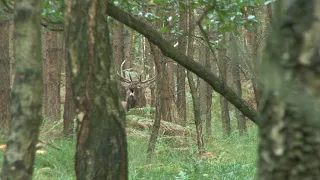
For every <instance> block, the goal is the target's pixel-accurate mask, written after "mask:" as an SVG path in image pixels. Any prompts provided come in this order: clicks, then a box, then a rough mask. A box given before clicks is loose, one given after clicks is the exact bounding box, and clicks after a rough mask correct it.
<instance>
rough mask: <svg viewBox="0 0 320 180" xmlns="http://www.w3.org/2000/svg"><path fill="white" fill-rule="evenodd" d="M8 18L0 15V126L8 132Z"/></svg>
mask: <svg viewBox="0 0 320 180" xmlns="http://www.w3.org/2000/svg"><path fill="white" fill-rule="evenodd" d="M9 25H10V24H9V20H5V19H1V17H0V49H1V53H0V74H1V76H0V128H1V132H2V133H4V134H8V133H9V123H10V117H11V112H10V105H11V99H10V55H9V49H10V48H9Z"/></svg>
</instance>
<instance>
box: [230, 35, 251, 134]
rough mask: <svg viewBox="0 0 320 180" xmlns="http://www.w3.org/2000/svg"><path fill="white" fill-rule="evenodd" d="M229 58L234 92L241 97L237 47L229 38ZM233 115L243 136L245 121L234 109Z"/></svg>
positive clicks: (233, 37) (232, 39)
mask: <svg viewBox="0 0 320 180" xmlns="http://www.w3.org/2000/svg"><path fill="white" fill-rule="evenodd" d="M230 57H231V60H232V61H231V68H232V80H233V87H234V90H235V92H237V94H238V96H239V97H242V89H241V80H240V64H239V61H240V57H239V52H238V46H237V42H236V37H235V36H231V38H230ZM235 114H236V118H237V124H238V130H239V134H240V135H243V134H244V133H245V132H246V131H247V127H246V119H245V117H244V116H243V114H242V113H241V112H240V111H239V110H237V109H235Z"/></svg>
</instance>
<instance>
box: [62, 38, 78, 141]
mask: <svg viewBox="0 0 320 180" xmlns="http://www.w3.org/2000/svg"><path fill="white" fill-rule="evenodd" d="M63 44H64V45H63V46H64V48H63V52H64V58H63V59H64V62H65V99H64V111H63V112H64V113H63V134H64V136H65V137H71V136H72V135H73V134H74V119H75V117H76V112H75V105H74V101H73V93H72V85H71V84H72V77H71V76H72V73H71V62H70V58H69V57H68V56H67V52H66V48H65V47H66V44H65V38H64V43H63ZM77 130H78V129H77ZM76 132H78V131H76Z"/></svg>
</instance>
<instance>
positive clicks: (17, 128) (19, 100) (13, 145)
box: [1, 0, 43, 180]
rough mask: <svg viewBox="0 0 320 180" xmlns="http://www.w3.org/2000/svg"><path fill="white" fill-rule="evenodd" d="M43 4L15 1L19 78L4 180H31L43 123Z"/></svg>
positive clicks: (13, 101) (16, 85)
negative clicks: (41, 21) (41, 19)
mask: <svg viewBox="0 0 320 180" xmlns="http://www.w3.org/2000/svg"><path fill="white" fill-rule="evenodd" d="M41 7H42V3H41V1H38V0H29V1H16V2H15V8H14V26H15V28H14V37H15V40H14V58H15V67H14V71H15V74H16V79H15V84H14V86H13V89H12V106H11V107H12V108H11V110H12V120H11V132H10V136H9V139H8V141H7V149H6V151H5V154H4V160H3V166H2V172H1V179H14V180H20V179H21V180H29V179H30V180H31V179H32V173H33V164H34V159H35V150H36V149H35V145H36V142H37V141H38V136H39V127H40V125H41V122H42V116H41V103H42V88H43V86H42V56H41V31H40V28H41V27H40V18H41Z"/></svg>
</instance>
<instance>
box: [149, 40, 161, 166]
mask: <svg viewBox="0 0 320 180" xmlns="http://www.w3.org/2000/svg"><path fill="white" fill-rule="evenodd" d="M149 44H150V49H151V52H152V54H153V55H155V54H156V52H155V51H156V50H155V48H156V47H155V46H154V45H153V44H151V43H149ZM156 67H159V66H156ZM159 72H160V70H156V73H157V74H156V85H157V86H159V85H161V78H164V77H163V76H162V74H161V73H159ZM155 89H156V92H155V95H156V99H155V108H156V113H155V118H154V122H153V126H152V131H151V135H150V139H149V142H148V149H147V153H148V157H147V158H148V161H149V162H151V160H152V157H153V154H154V151H155V147H156V143H157V138H158V135H159V129H160V123H161V108H162V106H161V104H162V103H161V99H160V98H161V92H160V91H161V88H159V87H157V88H155Z"/></svg>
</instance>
